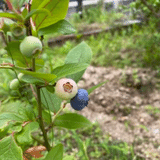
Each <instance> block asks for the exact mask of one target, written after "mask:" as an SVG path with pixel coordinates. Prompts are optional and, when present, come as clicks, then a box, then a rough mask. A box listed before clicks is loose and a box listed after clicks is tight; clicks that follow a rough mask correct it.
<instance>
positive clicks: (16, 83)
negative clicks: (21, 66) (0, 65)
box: [10, 78, 19, 90]
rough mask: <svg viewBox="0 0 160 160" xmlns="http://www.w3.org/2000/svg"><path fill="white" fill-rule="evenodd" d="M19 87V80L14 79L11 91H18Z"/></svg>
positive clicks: (11, 83)
mask: <svg viewBox="0 0 160 160" xmlns="http://www.w3.org/2000/svg"><path fill="white" fill-rule="evenodd" d="M18 87H19V80H18V79H17V78H16V79H13V80H12V81H11V82H10V89H12V90H16V89H18Z"/></svg>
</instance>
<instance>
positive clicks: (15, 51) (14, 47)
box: [6, 41, 27, 67]
mask: <svg viewBox="0 0 160 160" xmlns="http://www.w3.org/2000/svg"><path fill="white" fill-rule="evenodd" d="M19 45H20V41H12V42H9V43H8V45H7V47H6V50H7V51H8V55H9V56H10V57H11V58H13V59H14V60H15V61H20V62H21V63H23V64H24V66H26V67H27V65H26V59H25V57H24V56H23V55H22V53H21V52H20V49H19Z"/></svg>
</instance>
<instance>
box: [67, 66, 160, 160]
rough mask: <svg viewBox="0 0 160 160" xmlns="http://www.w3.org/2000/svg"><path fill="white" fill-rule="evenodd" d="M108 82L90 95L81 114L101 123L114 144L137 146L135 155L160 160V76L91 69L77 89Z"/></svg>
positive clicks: (131, 70) (127, 70)
mask: <svg viewBox="0 0 160 160" xmlns="http://www.w3.org/2000/svg"><path fill="white" fill-rule="evenodd" d="M105 80H108V82H107V83H106V84H104V85H103V86H101V87H100V88H97V89H96V90H95V91H94V92H92V93H91V94H90V95H89V97H90V101H89V104H88V107H85V108H84V109H83V110H82V111H80V112H78V113H79V114H82V115H84V116H85V117H87V118H88V119H89V120H90V121H92V122H95V121H98V122H99V124H100V126H101V128H102V131H103V133H104V134H105V135H106V134H107V135H110V137H111V138H112V139H113V140H118V141H124V142H127V143H128V144H132V145H134V151H135V153H136V155H138V156H140V157H143V158H145V159H146V160H158V159H160V118H159V116H160V96H159V95H160V90H159V89H158V86H157V84H158V83H159V81H158V79H157V72H156V71H153V70H151V69H142V68H125V69H116V68H114V67H109V68H105V67H93V66H90V67H88V68H87V70H86V72H85V74H84V75H83V77H82V80H80V81H79V83H78V86H79V88H84V89H89V88H91V87H92V86H94V85H97V84H98V83H101V82H103V81H105ZM68 105H69V104H68ZM70 108H71V107H70ZM71 111H72V109H71Z"/></svg>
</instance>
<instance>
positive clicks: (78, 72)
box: [0, 0, 106, 160]
mask: <svg viewBox="0 0 160 160" xmlns="http://www.w3.org/2000/svg"><path fill="white" fill-rule="evenodd" d="M6 3H7V5H8V8H9V11H8V12H0V22H1V25H0V33H1V37H2V42H1V44H3V45H2V46H1V50H0V51H1V52H0V73H1V80H0V83H1V84H2V85H0V93H1V95H0V101H1V104H0V160H22V159H23V158H24V159H26V158H28V157H27V155H26V152H25V151H26V150H28V149H30V148H32V147H39V146H38V145H39V144H41V145H42V146H43V147H45V148H46V150H47V151H45V153H44V154H43V156H42V157H41V159H44V160H53V159H54V160H55V159H56V160H61V159H63V145H62V143H59V144H56V143H54V142H51V141H49V138H48V132H49V131H51V130H52V131H54V127H63V128H67V129H78V128H82V127H88V126H90V125H91V122H90V121H89V120H88V119H87V118H85V117H83V116H82V115H79V114H77V113H64V114H61V111H62V110H63V109H64V108H65V107H66V104H67V103H70V104H71V107H73V109H75V110H78V111H79V110H82V109H83V108H84V107H86V106H87V105H88V103H89V94H90V93H91V92H92V91H94V90H95V89H96V88H98V87H100V86H101V85H103V84H104V83H106V81H105V82H102V83H100V84H98V85H96V86H93V87H92V88H90V89H88V90H84V89H78V86H77V83H78V81H79V80H80V79H81V77H82V75H83V74H84V72H85V70H86V68H87V67H88V66H89V65H90V62H91V58H92V51H91V49H90V47H89V46H88V45H87V44H86V43H85V42H81V43H80V44H79V45H77V46H76V47H74V48H73V49H71V50H70V51H69V53H68V54H67V56H66V58H65V61H64V64H63V65H61V66H58V67H54V66H53V67H51V69H49V70H47V69H46V68H45V66H44V60H43V59H42V58H41V57H42V55H43V51H44V47H45V46H44V43H43V40H44V39H45V36H46V35H49V34H53V33H58V34H59V33H60V34H64V35H67V34H71V33H74V32H75V29H74V28H73V27H72V25H71V24H70V23H69V22H68V21H67V20H65V16H66V14H67V10H68V4H69V0H41V1H40V0H32V1H31V0H19V1H17V0H6ZM23 6H25V7H23ZM2 79H3V80H2ZM81 143H83V142H81ZM31 158H32V157H30V159H31Z"/></svg>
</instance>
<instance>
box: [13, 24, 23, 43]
mask: <svg viewBox="0 0 160 160" xmlns="http://www.w3.org/2000/svg"><path fill="white" fill-rule="evenodd" d="M11 32H12V35H13V37H14V38H15V39H17V40H20V39H23V38H24V37H25V35H26V29H25V28H24V27H23V26H20V25H17V24H15V25H13V26H12V28H11Z"/></svg>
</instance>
